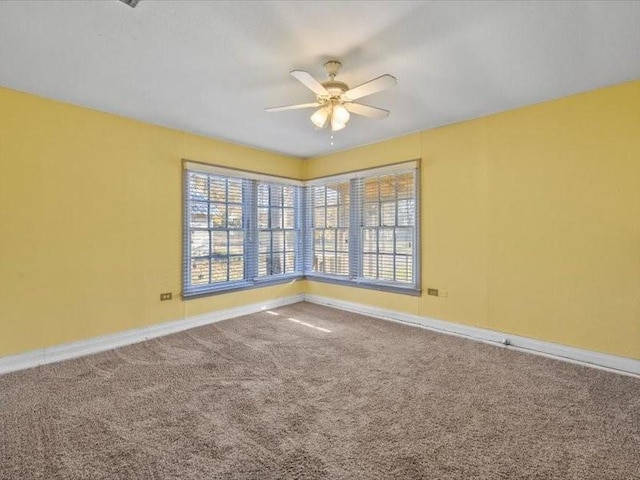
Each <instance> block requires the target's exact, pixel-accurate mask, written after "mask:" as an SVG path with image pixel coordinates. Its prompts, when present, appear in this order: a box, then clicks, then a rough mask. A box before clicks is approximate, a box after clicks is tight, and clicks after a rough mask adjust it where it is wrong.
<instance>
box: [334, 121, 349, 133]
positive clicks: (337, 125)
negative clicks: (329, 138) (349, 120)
mask: <svg viewBox="0 0 640 480" xmlns="http://www.w3.org/2000/svg"><path fill="white" fill-rule="evenodd" d="M346 126H347V124H346V123H340V122H334V121H331V131H333V132H337V131H338V130H342V129H343V128H344V127H346Z"/></svg>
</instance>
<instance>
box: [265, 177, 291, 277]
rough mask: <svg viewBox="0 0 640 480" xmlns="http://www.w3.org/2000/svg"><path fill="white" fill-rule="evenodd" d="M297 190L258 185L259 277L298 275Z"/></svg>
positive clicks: (286, 186)
mask: <svg viewBox="0 0 640 480" xmlns="http://www.w3.org/2000/svg"><path fill="white" fill-rule="evenodd" d="M297 190H298V189H297V188H296V187H293V186H290V185H278V184H269V183H263V182H260V183H258V238H259V249H258V276H259V277H267V276H270V275H278V274H280V273H285V274H286V273H289V274H292V273H295V272H296V271H298V269H296V258H297V255H296V253H297V252H298V238H297V237H298V235H297V233H298V232H297V229H296V223H297V222H296V216H297V213H298V210H299V209H298V208H297V205H298V198H297V197H298V192H297Z"/></svg>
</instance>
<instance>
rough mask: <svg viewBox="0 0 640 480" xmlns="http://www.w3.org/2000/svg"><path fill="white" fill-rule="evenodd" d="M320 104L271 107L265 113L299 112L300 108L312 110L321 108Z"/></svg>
mask: <svg viewBox="0 0 640 480" xmlns="http://www.w3.org/2000/svg"><path fill="white" fill-rule="evenodd" d="M319 106H320V104H319V103H318V102H313V103H299V104H297V105H283V106H281V107H271V108H265V109H264V111H265V112H284V111H285V110H297V109H299V108H311V107H319Z"/></svg>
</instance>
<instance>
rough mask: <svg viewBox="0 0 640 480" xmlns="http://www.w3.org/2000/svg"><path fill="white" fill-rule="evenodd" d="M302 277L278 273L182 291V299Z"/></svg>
mask: <svg viewBox="0 0 640 480" xmlns="http://www.w3.org/2000/svg"><path fill="white" fill-rule="evenodd" d="M302 278H303V277H302V275H301V274H288V275H278V276H277V277H276V278H261V279H258V280H254V281H252V282H238V283H234V284H232V285H225V286H223V287H216V288H209V289H206V288H203V289H200V290H191V291H189V292H182V299H183V300H193V299H196V298H203V297H210V296H213V295H222V294H225V293H233V292H239V291H242V290H251V289H253V288H262V287H269V286H271V285H278V284H282V283H293V282H295V281H298V280H301V279H302Z"/></svg>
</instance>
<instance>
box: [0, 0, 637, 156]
mask: <svg viewBox="0 0 640 480" xmlns="http://www.w3.org/2000/svg"><path fill="white" fill-rule="evenodd" d="M334 58H335V59H338V60H340V61H341V62H342V63H343V65H344V66H343V69H342V71H341V73H340V75H339V76H338V79H339V80H342V81H344V82H346V83H348V84H349V85H350V86H352V87H353V86H356V85H358V84H360V83H363V82H365V81H367V80H369V79H371V78H374V77H377V76H379V75H382V74H384V73H390V74H392V75H394V76H396V77H397V78H398V85H397V86H395V87H393V88H392V89H390V90H387V91H384V92H380V93H376V94H374V95H372V96H370V97H366V98H364V99H362V100H361V101H362V103H368V104H371V105H374V106H378V107H381V108H385V109H388V110H391V115H390V116H389V117H388V118H386V119H384V120H373V119H367V118H363V117H356V116H355V115H354V116H352V120H351V121H350V123H349V124H348V125H347V128H345V129H344V130H342V131H340V132H336V134H335V142H334V143H335V145H333V146H331V145H330V141H329V132H328V131H327V130H316V129H315V128H314V127H313V125H312V124H311V122H310V121H309V115H310V114H311V113H313V110H295V111H288V112H280V113H266V112H265V111H264V108H265V107H270V106H276V105H283V104H290V103H305V102H310V101H313V100H314V96H313V94H312V93H311V92H310V91H309V90H307V89H306V88H305V87H304V86H303V85H302V84H300V83H299V82H298V81H296V80H295V79H294V78H293V77H291V76H290V75H289V73H288V72H289V71H290V70H293V69H301V70H307V71H309V72H310V73H311V74H312V75H314V76H315V77H316V78H318V79H319V80H325V72H324V70H323V68H322V64H323V63H324V62H325V61H326V60H329V59H334ZM638 78H640V2H636V1H623V2H615V1H585V2H581V1H567V2H560V1H556V2H552V1H544V2H536V1H523V2H506V1H498V2H489V1H477V2H472V1H465V2H452V1H446V2H444V1H443V2H402V1H391V2H382V1H365V2H357V1H349V2H347V1H343V2H338V1H329V2H320V1H314V2H311V1H309V2H306V1H305V2H303V1H298V2H274V1H271V2H268V1H256V2H240V1H231V2H207V1H152V0H141V1H140V3H139V4H138V6H137V7H136V8H135V9H132V8H130V7H128V6H127V5H125V4H124V3H121V2H119V1H117V0H99V1H51V0H49V1H7V0H4V1H1V2H0V85H3V86H6V87H9V88H13V89H16V90H21V91H26V92H31V93H35V94H38V95H42V96H45V97H49V98H54V99H59V100H63V101H66V102H70V103H74V104H77V105H83V106H87V107H90V108H94V109H97V110H102V111H105V112H111V113H115V114H119V115H123V116H126V117H131V118H135V119H139V120H143V121H146V122H150V123H154V124H158V125H164V126H167V127H172V128H176V129H180V130H185V131H189V132H194V133H197V134H202V135H206V136H210V137H215V138H220V139H224V140H229V141H232V142H235V143H239V144H244V145H250V146H254V147H258V148H262V149H265V150H270V151H275V152H280V153H285V154H290V155H295V156H301V157H309V156H315V155H320V154H325V153H329V152H332V151H337V150H344V149H346V148H351V147H354V146H357V145H362V144H367V143H373V142H377V141H380V140H383V139H387V138H392V137H397V136H400V135H403V134H406V133H410V132H415V131H419V130H424V129H427V128H432V127H436V126H441V125H446V124H450V123H454V122H459V121H462V120H466V119H470V118H474V117H479V116H482V115H486V114H489V113H493V112H499V111H504V110H508V109H512V108H515V107H519V106H523V105H528V104H532V103H537V102H541V101H544V100H549V99H553V98H557V97H561V96H564V95H568V94H572V93H577V92H582V91H586V90H591V89H593V88H597V87H602V86H606V85H612V84H616V83H620V82H623V81H627V80H633V79H638Z"/></svg>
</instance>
